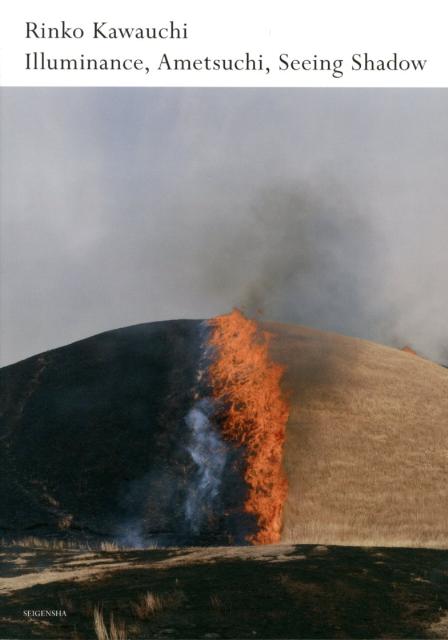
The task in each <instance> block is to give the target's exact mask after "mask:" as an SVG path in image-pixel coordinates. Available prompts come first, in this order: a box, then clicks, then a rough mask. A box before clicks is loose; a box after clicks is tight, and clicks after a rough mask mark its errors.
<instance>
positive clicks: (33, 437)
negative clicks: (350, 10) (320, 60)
mask: <svg viewBox="0 0 448 640" xmlns="http://www.w3.org/2000/svg"><path fill="white" fill-rule="evenodd" d="M0 109H1V112H0V122H1V142H0V152H1V156H0V169H1V201H0V204H1V324H0V342H1V367H2V368H1V371H0V375H1V394H0V415H1V418H0V419H1V424H0V440H1V447H0V538H1V548H0V638H2V639H6V638H16V639H23V640H28V639H31V638H42V639H51V638H59V639H61V638H64V639H67V640H93V639H96V640H139V639H149V638H208V639H212V638H251V639H254V638H255V639H257V638H258V639H263V638H284V639H286V638H379V637H382V638H385V637H389V638H392V637H393V638H430V637H431V638H435V637H441V638H443V637H447V636H448V551H447V547H448V517H447V506H448V486H447V483H446V477H447V472H448V369H447V368H446V365H448V339H447V327H446V317H447V316H448V294H447V282H446V281H447V273H448V251H447V247H446V239H447V237H448V215H447V202H448V181H447V166H448V126H447V119H448V90H446V89H368V88H364V89H334V88H331V89H330V88H322V89H314V88H313V89H306V88H293V89H274V88H258V89H249V88H242V89H236V88H234V89H232V88H216V89H212V88H208V89H207V88H202V89H201V88H178V89H175V88H158V89H157V88H86V87H78V88H41V87H34V88H24V87H21V88H12V87H9V88H8V87H4V88H2V89H1V92H0Z"/></svg>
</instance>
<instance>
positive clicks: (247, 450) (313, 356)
mask: <svg viewBox="0 0 448 640" xmlns="http://www.w3.org/2000/svg"><path fill="white" fill-rule="evenodd" d="M234 321H236V322H237V328H235V327H234ZM253 325H254V323H251V322H250V321H245V320H244V318H243V317H242V316H241V315H240V316H238V314H236V315H235V314H229V315H228V316H218V318H215V319H213V320H211V321H208V322H202V321H192V320H190V321H171V322H158V323H151V324H142V325H138V326H134V327H128V328H124V329H119V330H116V331H110V332H107V333H103V334H101V335H98V336H94V337H92V338H88V339H86V340H82V341H80V342H77V343H74V344H71V345H68V346H66V347H63V348H60V349H55V350H53V351H49V352H47V353H44V354H41V355H38V356H35V357H33V358H29V359H27V360H24V361H22V362H19V363H17V364H14V365H11V366H9V367H5V368H4V369H2V370H0V376H1V380H0V383H1V396H0V412H1V426H0V438H1V449H0V535H3V536H6V537H17V536H23V535H35V536H39V537H44V536H58V537H66V538H78V539H79V538H80V539H86V538H87V539H90V538H93V539H106V540H107V539H114V540H118V541H119V542H122V543H127V544H131V545H137V546H138V545H140V544H145V543H147V542H148V543H150V542H151V541H153V540H154V539H156V540H157V542H158V544H159V545H163V544H171V543H173V544H176V545H179V544H207V545H208V544H237V543H244V542H247V541H249V542H256V543H258V542H272V541H276V540H279V541H281V542H287V543H296V544H301V543H311V544H316V543H320V544H342V545H370V546H375V545H376V546H378V545H381V546H412V547H417V546H423V547H424V546H426V547H443V548H444V547H446V546H447V545H448V526H447V521H446V505H447V504H448V487H447V485H446V481H445V479H446V474H447V473H448V457H447V455H446V451H447V450H448V371H447V370H446V369H445V368H443V367H441V366H439V365H437V364H434V363H432V362H429V361H427V360H424V359H423V358H419V357H416V356H414V355H412V354H409V353H405V352H403V351H400V350H398V349H391V348H389V347H385V346H382V345H378V344H375V343H372V342H367V341H364V340H359V339H356V338H350V337H345V336H341V335H338V334H332V333H326V332H322V331H317V330H314V329H310V328H305V327H300V326H294V325H286V324H279V323H259V325H258V326H257V328H256V329H255V328H254V326H253ZM266 331H267V332H268V334H266ZM266 335H269V338H267V339H266V340H265V341H263V336H266ZM240 339H242V342H240ZM210 346H213V347H214V349H215V352H214V354H215V355H214V357H213V356H211V354H210V352H209V349H210ZM213 358H214V359H213ZM279 385H280V386H281V388H282V392H281V393H280V395H278V392H279ZM282 393H283V396H282ZM282 397H283V398H286V400H287V406H284V405H283V402H282ZM276 407H277V409H276ZM286 420H287V422H286ZM283 445H284V446H283Z"/></svg>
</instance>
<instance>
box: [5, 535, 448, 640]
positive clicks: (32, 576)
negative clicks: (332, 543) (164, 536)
mask: <svg viewBox="0 0 448 640" xmlns="http://www.w3.org/2000/svg"><path fill="white" fill-rule="evenodd" d="M0 559H1V565H0V578H1V581H0V589H1V604H0V618H1V625H0V638H2V639H4V638H27V639H28V638H45V639H51V638H61V639H64V640H70V639H77V640H80V639H83V640H84V639H91V638H92V639H93V638H96V637H97V636H96V634H95V629H94V623H93V618H94V614H93V612H94V609H95V607H96V606H99V607H100V608H102V611H103V616H104V620H105V623H106V626H107V629H108V631H109V632H110V629H109V626H110V614H111V613H113V620H114V623H115V624H117V625H118V627H120V626H121V628H122V629H123V627H125V630H126V633H123V635H122V636H116V638H118V639H119V640H122V639H124V638H127V640H137V639H143V638H209V639H212V638H430V637H439V638H440V637H442V638H444V637H448V552H447V551H441V550H430V549H390V548H388V549H383V548H355V547H320V546H308V545H300V546H296V545H294V546H286V545H283V546H280V545H279V546H267V547H258V548H257V547H243V548H242V547H227V548H190V549H154V550H127V551H121V550H118V551H110V552H109V551H89V550H49V549H42V548H41V549H39V548H32V547H28V548H27V547H4V548H3V549H1V557H0ZM148 593H149V594H151V595H150V596H149V598H148V603H149V604H147V606H146V608H145V607H140V608H139V606H138V605H139V604H140V605H141V604H142V602H143V598H144V596H145V595H146V594H148ZM41 609H50V610H64V611H65V612H66V614H67V615H66V617H62V618H37V617H32V618H29V619H28V618H27V617H26V616H25V615H24V613H23V612H24V611H27V610H41ZM103 638H106V636H103ZM111 638H112V639H114V636H113V635H111Z"/></svg>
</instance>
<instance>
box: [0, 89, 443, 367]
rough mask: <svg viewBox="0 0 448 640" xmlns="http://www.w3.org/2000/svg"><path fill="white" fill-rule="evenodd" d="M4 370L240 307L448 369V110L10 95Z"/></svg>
mask: <svg viewBox="0 0 448 640" xmlns="http://www.w3.org/2000/svg"><path fill="white" fill-rule="evenodd" d="M0 105H1V122H2V140H1V143H0V144H1V146H0V169H1V176H2V177H1V185H0V186H1V202H0V206H1V225H2V228H1V232H2V233H1V278H2V287H1V292H0V293H1V309H0V313H1V316H0V344H1V351H2V352H1V357H2V363H3V364H6V363H9V362H13V361H16V360H18V359H20V358H24V357H26V356H29V355H32V354H35V353H37V352H40V351H43V350H46V349H49V348H52V347H57V346H61V345H63V344H66V343H67V342H70V341H73V340H76V339H81V338H84V337H86V336H88V335H92V334H94V333H97V332H99V331H104V330H107V329H112V328H115V327H119V326H126V325H128V324H134V323H139V322H144V321H153V320H162V319H170V318H179V317H193V318H201V317H202V318H203V317H210V316H213V315H216V314H219V313H222V312H225V311H228V310H229V309H230V308H231V307H232V306H233V305H240V306H243V307H245V308H246V310H247V311H248V312H250V313H256V312H257V310H259V309H260V310H261V311H262V312H263V314H264V316H265V317H266V319H274V320H282V321H288V322H298V323H303V324H307V325H311V326H315V327H318V328H322V329H326V330H333V331H338V332H341V333H344V334H348V335H355V336H359V337H362V338H368V339H372V340H376V341H379V342H383V343H386V344H390V345H393V346H398V347H401V346H404V345H405V344H410V345H411V346H412V347H414V348H415V349H416V350H417V351H419V352H421V353H422V354H424V355H426V356H428V357H431V358H433V359H435V360H438V361H441V362H446V361H448V349H447V344H448V340H447V330H446V322H445V318H446V317H447V315H448V296H447V295H446V284H445V280H446V273H447V271H448V252H447V251H446V246H445V244H446V237H447V233H448V216H447V212H446V207H447V204H446V203H447V202H448V182H447V180H446V166H447V160H448V127H447V118H448V91H447V90H445V89H442V90H423V89H418V90H404V89H403V90H401V89H400V90H379V89H375V90H371V89H366V90H360V89H359V90H347V89H341V90H333V89H332V90H320V89H309V90H272V89H269V90H261V89H260V90H252V89H242V90H233V89H217V90H198V89H183V90H174V89H173V90H170V89H163V90H152V89H151V90H144V89H64V90H60V89H2V91H1V102H0Z"/></svg>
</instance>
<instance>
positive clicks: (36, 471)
mask: <svg viewBox="0 0 448 640" xmlns="http://www.w3.org/2000/svg"><path fill="white" fill-rule="evenodd" d="M203 333H204V324H203V323H201V322H200V321H195V320H179V321H170V322H156V323H147V324H142V325H137V326H132V327H127V328H124V329H118V330H115V331H108V332H106V333H103V334H100V335H97V336H94V337H92V338H88V339H86V340H81V341H79V342H76V343H73V344H70V345H68V346H65V347H62V348H59V349H55V350H52V351H48V352H46V353H43V354H41V355H38V356H35V357H32V358H28V359H27V360H24V361H22V362H19V363H17V364H14V365H11V366H8V367H4V368H3V369H1V371H0V376H1V378H0V388H1V396H0V417H1V424H0V444H1V454H0V535H6V536H9V537H17V536H22V535H37V536H48V535H52V536H58V537H70V538H73V537H78V538H80V539H89V538H95V537H96V538H101V539H108V538H114V539H117V538H118V539H120V540H122V541H125V542H127V543H130V544H132V545H134V546H135V545H136V544H139V541H140V540H141V538H142V537H146V539H148V538H151V536H155V537H156V538H157V540H158V542H159V543H163V542H164V541H165V542H168V543H173V542H174V543H177V544H179V543H180V542H182V541H184V542H187V541H189V542H191V540H190V534H189V530H188V527H186V524H185V515H184V511H185V510H184V502H185V491H186V485H187V483H188V482H190V481H191V479H192V477H193V474H194V472H195V468H194V464H193V463H192V460H191V457H190V456H189V455H188V453H187V451H186V443H187V436H188V434H187V429H186V426H185V416H186V414H187V412H188V410H189V409H190V408H191V407H192V406H193V403H194V401H195V400H194V393H195V392H196V391H197V383H196V374H197V370H198V366H199V364H200V358H201V340H202V338H203ZM226 478H227V482H228V483H230V484H229V485H228V486H227V487H224V491H223V494H224V495H227V496H228V499H227V502H229V500H230V501H231V500H233V503H234V504H233V508H234V510H235V507H239V506H241V505H242V503H243V498H244V496H243V495H242V494H241V490H243V491H244V489H243V488H242V485H241V486H240V494H239V496H237V498H235V486H234V484H233V485H232V483H231V477H230V474H226ZM237 484H238V483H237ZM235 500H236V502H237V504H235ZM225 506H226V505H224V507H225ZM230 506H232V505H230ZM224 507H223V508H224ZM227 507H229V504H227ZM236 510H237V511H238V509H236ZM232 526H233V525H232V523H230V526H227V528H226V527H223V526H222V523H220V522H217V521H216V518H215V521H213V522H210V523H207V526H205V532H203V537H202V538H201V539H200V540H198V542H202V543H204V542H205V540H204V535H205V538H207V536H208V535H209V537H210V539H211V541H212V542H214V541H219V542H221V543H224V542H225V540H226V539H227V538H228V534H229V530H230V533H231V529H232ZM234 528H235V527H234ZM226 536H227V538H226Z"/></svg>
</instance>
